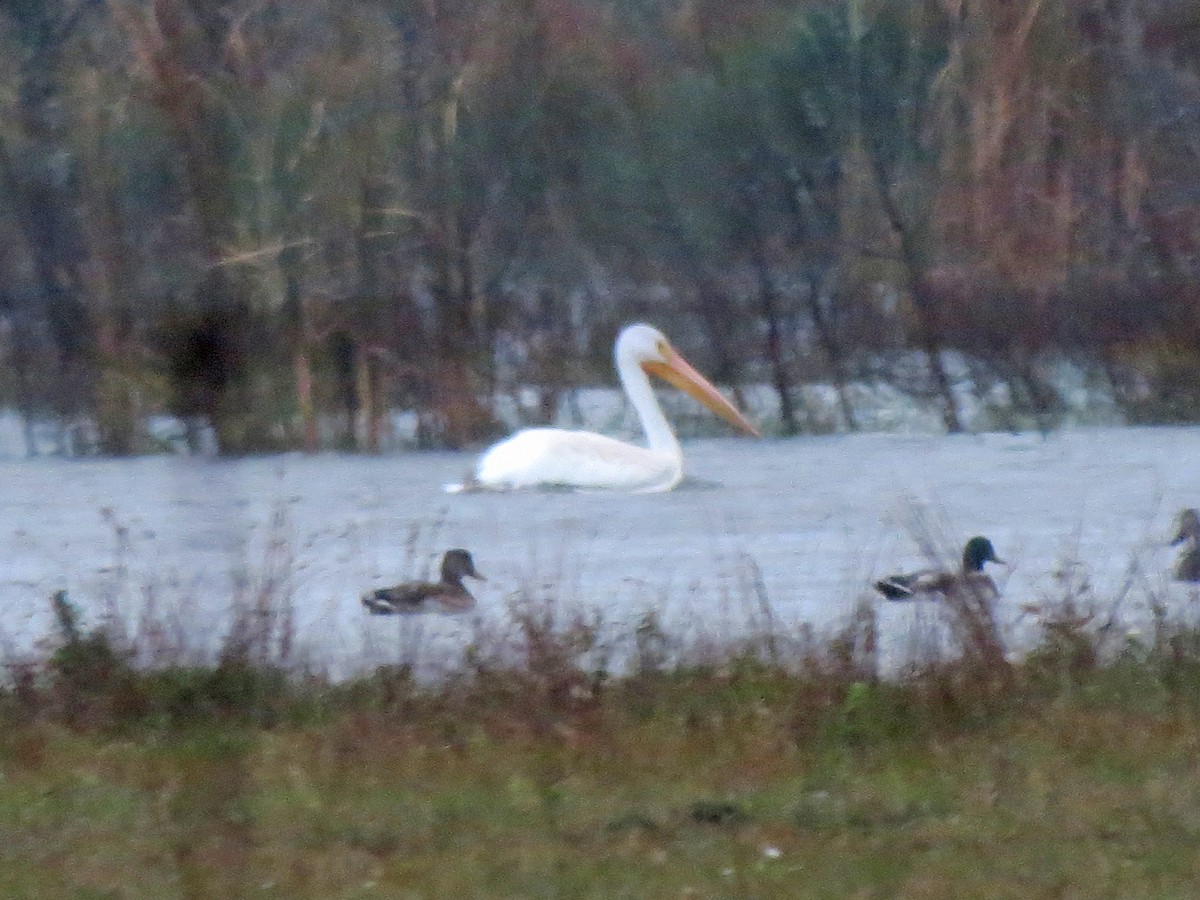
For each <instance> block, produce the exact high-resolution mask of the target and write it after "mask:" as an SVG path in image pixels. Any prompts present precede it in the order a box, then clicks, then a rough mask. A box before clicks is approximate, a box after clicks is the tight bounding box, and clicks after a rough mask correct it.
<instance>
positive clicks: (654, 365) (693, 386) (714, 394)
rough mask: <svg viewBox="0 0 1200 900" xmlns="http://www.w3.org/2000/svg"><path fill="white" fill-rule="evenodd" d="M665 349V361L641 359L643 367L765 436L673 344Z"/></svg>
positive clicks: (750, 431) (735, 422) (730, 420)
mask: <svg viewBox="0 0 1200 900" xmlns="http://www.w3.org/2000/svg"><path fill="white" fill-rule="evenodd" d="M663 353H664V354H665V355H666V362H657V361H654V362H644V363H642V368H643V369H645V371H646V372H647V373H648V374H650V375H653V376H655V377H656V378H661V379H662V380H663V381H665V382H667V384H669V385H671V386H672V387H676V388H678V389H679V390H681V391H683V392H684V393H685V394H687V395H688V396H689V397H694V398H695V399H697V400H699V401H700V402H701V403H703V404H704V405H705V406H707V407H708V408H709V409H711V410H712V411H713V412H715V413H716V414H717V415H718V416H720V417H721V418H722V419H724V420H725V421H726V422H728V423H729V424H730V425H733V426H734V427H735V428H740V429H741V430H742V431H744V432H746V433H747V434H752V435H754V436H755V437H761V436H762V435H760V434H759V432H758V429H757V428H755V427H754V426H753V425H751V424H750V422H749V421H747V419H746V417H745V416H743V415H742V414H741V413H740V412H738V409H737V407H736V406H734V405H733V404H732V403H730V402H729V401H728V400H726V399H725V398H724V397H723V396H722V395H721V392H720V391H718V390H717V389H716V388H715V387H713V386H712V384H711V383H710V382H709V380H708V379H707V378H705V377H704V376H703V375H701V374H700V373H699V372H697V371H696V370H695V369H693V368H692V367H691V365H689V364H688V361H687V360H686V359H684V358H683V357H682V356H680V355H679V353H678V351H676V350H675V348H674V347H671V346H669V345H668V346H666V347H664V348H663Z"/></svg>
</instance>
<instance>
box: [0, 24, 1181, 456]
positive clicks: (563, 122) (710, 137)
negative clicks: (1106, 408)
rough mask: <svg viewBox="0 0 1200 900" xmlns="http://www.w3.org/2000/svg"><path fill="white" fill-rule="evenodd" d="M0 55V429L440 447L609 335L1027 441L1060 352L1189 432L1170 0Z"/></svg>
mask: <svg viewBox="0 0 1200 900" xmlns="http://www.w3.org/2000/svg"><path fill="white" fill-rule="evenodd" d="M0 47H2V48H3V52H2V53H0V109H2V110H3V113H2V115H0V198H2V199H0V406H4V407H6V408H9V409H14V410H16V411H17V412H18V413H19V414H20V420H21V421H22V422H23V424H24V429H25V442H26V446H27V449H28V450H29V452H31V453H32V452H34V451H35V450H36V449H37V446H38V439H37V432H38V429H43V430H44V429H46V428H51V429H53V433H54V434H55V436H56V437H55V444H56V447H57V449H58V450H59V451H60V452H63V453H68V454H89V453H102V454H112V455H126V454H134V453H143V452H150V451H154V450H156V449H162V448H163V446H162V442H161V441H160V440H158V439H156V438H155V437H154V434H155V432H154V431H153V430H152V429H151V428H149V427H148V423H149V422H151V421H152V420H153V419H154V418H155V417H162V416H169V417H171V421H174V422H177V423H180V424H181V427H182V429H183V431H182V435H183V440H184V444H185V445H186V446H188V447H190V448H191V449H193V450H197V451H199V450H202V449H208V450H213V451H216V452H219V453H223V454H239V453H247V452H260V451H272V450H280V449H291V448H299V449H306V450H317V449H322V448H340V449H356V450H364V451H375V450H378V449H380V447H381V446H383V445H385V444H387V442H388V436H389V421H390V416H391V414H392V413H393V412H394V411H395V410H406V411H409V412H411V413H412V414H414V415H415V418H416V422H417V427H416V429H415V437H414V441H413V442H414V443H415V444H416V445H419V446H425V447H460V446H464V445H468V444H471V443H474V442H478V441H480V440H484V439H486V438H488V437H490V436H492V435H494V434H497V433H498V432H500V431H502V430H503V426H502V424H501V423H500V422H499V421H498V418H497V409H496V404H497V398H500V397H504V396H509V397H512V396H516V397H518V399H519V400H520V413H521V416H522V418H523V419H524V420H525V421H528V422H547V421H553V420H555V419H556V417H558V416H559V415H560V413H561V409H560V407H561V404H562V403H563V402H564V398H565V397H568V396H569V395H570V392H571V391H572V390H573V389H575V388H577V387H580V386H585V385H590V384H611V382H612V374H611V362H610V348H611V342H612V338H613V335H614V334H615V332H616V330H617V329H618V328H619V327H620V325H621V324H622V323H624V322H626V321H629V320H631V319H635V318H646V319H649V320H651V321H653V322H654V323H656V324H658V325H659V326H661V327H662V328H663V329H664V330H665V331H666V332H667V333H668V334H669V335H671V337H672V339H673V340H675V341H676V343H677V344H678V345H679V346H680V347H681V348H682V349H683V350H684V352H685V353H686V354H687V355H688V356H690V357H692V358H693V359H694V360H695V362H696V363H697V365H698V367H699V368H701V369H702V370H704V371H705V372H707V373H708V374H710V375H712V376H713V377H714V379H715V380H717V381H719V382H720V383H722V384H725V385H728V386H730V387H731V388H732V389H734V391H735V392H737V393H739V394H740V392H741V391H742V390H743V389H744V388H745V387H747V386H767V387H768V389H769V390H770V392H771V394H772V396H773V397H774V414H773V417H772V421H771V422H770V423H768V424H769V426H770V429H771V430H773V431H775V432H776V433H784V434H788V433H797V432H801V431H811V430H817V429H839V430H854V429H856V428H859V427H862V423H861V422H860V421H859V418H860V417H859V416H858V415H857V414H856V402H855V396H856V395H855V392H854V390H853V388H854V386H856V385H864V384H868V385H869V384H888V385H892V386H893V387H895V388H898V389H899V390H901V391H903V392H905V393H907V394H909V395H911V396H913V397H918V398H920V399H921V400H922V402H926V403H928V404H931V406H932V407H933V408H935V409H936V410H937V418H938V419H939V421H940V422H941V423H943V424H944V427H945V428H946V429H947V430H949V431H959V430H962V429H963V428H964V427H965V423H964V419H963V415H962V411H961V407H960V402H959V399H958V397H957V396H956V383H957V382H959V381H960V379H961V376H962V373H964V372H965V373H966V376H967V379H968V380H969V382H970V383H971V384H973V385H975V386H976V388H977V389H980V390H984V389H987V388H988V387H989V386H995V385H1002V386H1003V387H1004V389H1005V391H1006V396H1008V397H1009V398H1010V401H1011V404H1012V406H1013V408H1014V409H1016V410H1018V411H1021V412H1023V413H1027V414H1028V416H1029V417H1031V418H1030V419H1028V420H1029V421H1035V422H1036V423H1037V424H1038V425H1039V427H1053V426H1054V425H1055V424H1056V423H1057V422H1058V421H1060V420H1061V419H1062V417H1063V416H1064V410H1065V406H1066V401H1065V399H1064V397H1063V395H1062V390H1061V387H1060V383H1059V380H1058V377H1057V373H1059V372H1060V371H1061V369H1062V367H1063V366H1064V365H1069V366H1070V367H1072V369H1073V370H1074V371H1077V372H1079V373H1082V374H1083V377H1084V379H1085V382H1086V384H1087V385H1088V386H1089V389H1090V390H1095V391H1097V392H1101V393H1103V394H1105V396H1107V397H1109V398H1111V401H1112V403H1113V404H1114V406H1115V408H1116V409H1118V410H1119V413H1120V415H1121V417H1122V420H1123V421H1127V422H1196V421H1198V420H1200V256H1198V251H1200V202H1198V201H1200V6H1198V5H1197V4H1196V3H1195V2H1194V0H1020V2H1017V0H978V2H973V3H967V2H964V0H936V2H935V0H917V2H914V0H846V2H794V0H793V2H785V0H743V2H737V3H730V2H728V0H661V2H652V0H303V2H280V0H232V2H214V0H2V2H0ZM817 383H819V384H824V385H828V386H829V387H830V388H831V391H830V395H831V396H833V397H834V398H835V405H834V408H835V411H836V414H835V415H834V416H833V417H832V418H830V417H828V416H825V417H823V418H822V417H818V416H815V415H813V413H812V411H811V410H809V409H807V408H806V405H805V403H806V401H805V395H804V394H803V393H802V392H800V391H799V388H800V387H801V386H803V385H806V384H817ZM1013 421H1018V420H1017V419H1015V418H1014V419H1013Z"/></svg>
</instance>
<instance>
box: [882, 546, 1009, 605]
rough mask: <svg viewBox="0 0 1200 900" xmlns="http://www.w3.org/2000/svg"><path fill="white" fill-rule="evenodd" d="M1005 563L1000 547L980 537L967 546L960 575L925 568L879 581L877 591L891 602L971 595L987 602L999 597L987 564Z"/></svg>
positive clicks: (964, 548) (964, 549)
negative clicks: (985, 571) (986, 569)
mask: <svg viewBox="0 0 1200 900" xmlns="http://www.w3.org/2000/svg"><path fill="white" fill-rule="evenodd" d="M986 562H995V563H1001V564H1004V560H1002V559H1001V558H1000V557H998V556H997V555H996V548H995V547H993V546H992V542H991V541H989V540H988V539H987V538H985V537H981V536H976V537H973V538H971V539H970V540H969V541H967V544H966V546H965V547H963V555H962V569H961V570H959V571H958V572H939V571H936V570H933V569H925V570H923V571H920V572H913V573H911V574H909V575H892V576H890V577H888V578H884V579H883V580H882V581H877V582H875V590H877V591H879V593H881V594H883V596H885V597H887V598H888V599H889V600H912V599H916V598H920V597H936V596H943V597H944V596H946V595H947V594H962V593H964V592H966V593H970V594H973V595H975V596H976V597H979V598H981V599H984V600H990V599H994V598H996V597H998V596H999V595H1000V591H999V590H998V589H997V588H996V583H995V582H994V581H992V579H991V578H990V577H988V576H987V575H986V574H985V573H984V571H983V564H984V563H986Z"/></svg>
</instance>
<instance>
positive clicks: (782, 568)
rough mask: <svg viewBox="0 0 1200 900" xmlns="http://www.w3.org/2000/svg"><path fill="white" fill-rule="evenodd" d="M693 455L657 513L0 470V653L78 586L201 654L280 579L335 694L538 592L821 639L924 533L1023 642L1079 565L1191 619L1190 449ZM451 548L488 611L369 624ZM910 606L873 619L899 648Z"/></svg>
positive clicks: (348, 488) (682, 628)
mask: <svg viewBox="0 0 1200 900" xmlns="http://www.w3.org/2000/svg"><path fill="white" fill-rule="evenodd" d="M684 452H685V456H686V460H687V463H686V466H687V471H688V473H689V481H688V482H686V483H685V484H684V485H683V486H681V487H680V488H679V489H677V490H676V491H674V492H671V493H667V494H649V495H625V494H606V493H568V492H523V493H511V494H464V495H446V494H445V493H443V491H442V485H443V484H444V483H447V482H454V481H457V480H459V479H460V477H461V475H462V474H463V473H464V472H465V471H467V470H468V469H469V468H470V467H471V465H472V461H473V459H474V456H475V454H457V453H428V454H409V455H396V456H388V457H380V458H364V457H357V456H340V455H320V456H315V457H304V456H298V455H288V456H278V457H270V458H258V459H248V460H237V461H211V460H194V459H189V458H182V457H151V458H145V459H138V460H131V461H116V460H111V461H110V460H101V461H88V460H83V461H79V460H60V459H42V460H33V461H12V460H10V461H5V462H0V508H2V509H3V511H4V517H3V519H2V520H0V523H2V524H0V546H2V549H3V555H2V556H0V560H3V562H2V563H0V593H3V596H4V603H3V606H2V608H0V649H2V650H3V651H4V652H5V653H6V654H7V656H8V658H10V659H11V658H14V657H20V656H21V655H23V654H25V653H28V652H29V651H30V650H31V649H32V648H33V647H34V646H35V644H36V642H37V641H38V640H40V639H42V638H44V637H45V636H46V635H47V634H48V633H49V630H50V619H49V608H48V603H47V598H48V597H49V596H50V594H51V593H52V592H53V591H55V590H58V589H66V590H68V591H69V592H70V594H71V597H72V598H73V599H74V600H75V601H76V602H77V603H78V604H79V606H80V607H81V608H83V609H84V610H85V612H86V613H87V615H88V620H89V622H95V621H98V620H100V619H101V618H102V617H103V616H104V615H106V614H109V613H113V614H115V615H116V616H117V617H118V619H119V620H120V621H122V622H123V623H125V626H126V628H127V630H129V631H131V632H132V631H135V630H137V629H138V627H139V621H140V620H141V619H142V618H144V617H145V616H146V615H147V614H148V613H152V614H153V615H152V616H151V618H153V617H160V618H163V619H165V620H169V622H170V623H171V624H172V627H173V628H175V629H176V630H177V631H178V633H179V634H180V635H186V638H187V641H189V642H190V643H191V644H192V645H193V646H194V649H195V652H196V653H197V654H203V653H204V652H211V650H212V648H213V647H215V646H216V644H217V643H219V640H220V636H221V634H222V633H223V631H224V629H225V628H227V623H228V609H229V605H230V597H231V596H232V594H233V593H234V592H235V591H236V590H237V588H236V585H237V584H238V583H239V582H240V583H242V584H243V585H244V587H243V590H244V591H251V590H253V589H255V588H256V587H258V586H261V584H262V583H263V581H264V579H266V578H267V577H268V576H270V575H271V574H272V573H273V577H274V581H273V582H272V585H273V586H272V588H271V589H272V590H274V591H277V592H280V593H285V594H286V595H287V596H289V597H291V598H292V601H293V603H294V607H295V614H296V622H297V627H298V632H299V637H300V643H301V648H302V649H303V651H304V654H305V656H306V658H308V659H309V660H311V661H312V663H313V664H315V665H319V666H320V667H322V668H324V669H326V670H328V671H331V672H334V673H335V674H345V673H349V672H354V671H359V670H362V669H365V668H369V667H370V666H373V665H375V664H378V663H379V662H381V661H388V660H391V659H395V658H396V657H397V654H402V653H411V652H412V649H411V648H412V643H411V642H412V640H413V639H412V634H413V632H414V630H419V631H420V633H421V638H420V640H421V646H422V648H423V649H422V650H421V652H422V653H423V654H424V655H425V657H426V658H425V659H424V660H423V662H424V663H425V664H430V665H432V664H436V663H437V661H438V660H437V659H433V660H430V659H429V658H428V657H430V656H431V655H432V656H433V657H437V658H439V659H442V660H443V661H446V662H447V664H452V663H453V661H454V660H456V659H457V658H458V654H459V653H460V652H461V648H462V646H464V645H465V643H467V642H468V641H470V640H471V639H472V636H473V635H475V634H476V629H479V628H488V627H490V628H504V627H507V626H506V623H509V622H510V621H511V618H510V614H509V606H510V604H512V603H515V602H519V601H520V598H522V597H528V596H531V595H534V596H540V597H546V596H553V597H556V598H559V600H560V601H561V603H562V604H563V607H564V608H566V609H569V610H585V611H588V612H595V613H596V614H598V615H599V616H600V618H601V620H602V621H603V622H604V623H607V627H609V628H612V629H614V630H616V631H621V630H623V631H624V632H626V633H627V632H628V631H629V630H630V627H631V626H632V624H633V623H635V622H636V621H637V620H638V619H639V617H641V616H642V615H643V614H644V613H645V611H646V610H647V609H650V608H654V609H655V610H657V611H658V612H659V614H660V617H661V619H662V621H663V623H664V625H665V627H666V628H667V630H668V631H669V632H670V633H672V634H679V635H681V636H691V637H696V636H706V635H707V636H712V637H714V638H720V637H722V636H728V635H735V634H737V633H738V632H739V630H741V631H744V630H745V629H746V628H747V627H748V625H747V622H748V621H750V620H752V619H753V617H754V616H755V615H757V613H758V610H759V609H760V605H759V603H758V601H757V600H756V598H757V597H758V596H759V591H760V590H761V592H762V593H764V594H765V596H766V597H767V598H768V601H769V604H770V608H771V610H772V614H773V617H774V619H775V624H776V625H777V627H780V628H783V629H793V628H796V627H798V626H799V625H800V624H801V623H810V624H812V625H814V626H816V627H817V628H818V629H822V628H826V627H832V626H834V625H836V624H837V623H839V622H840V621H842V620H843V619H844V618H845V617H846V616H847V615H848V613H849V611H850V610H851V608H852V607H853V605H854V604H855V602H856V601H857V600H858V599H859V598H860V597H862V596H864V595H869V594H870V587H869V586H870V583H871V581H872V580H873V579H875V578H878V577H881V576H883V575H886V574H889V572H891V571H893V570H896V569H903V568H910V567H921V566H923V565H927V564H928V561H927V559H926V558H925V557H924V555H923V554H922V552H921V550H920V545H919V543H918V538H920V537H921V536H922V535H923V534H924V533H925V531H926V529H927V528H930V527H931V528H932V535H933V537H934V538H936V539H937V540H938V542H939V543H940V545H941V546H943V547H945V548H946V554H947V555H948V556H950V557H951V558H952V559H954V558H956V556H957V553H958V548H959V547H960V546H961V544H962V542H963V541H964V540H965V539H966V538H967V537H969V536H971V535H972V534H977V533H979V534H985V535H988V536H989V537H991V538H992V540H993V542H994V543H995V545H996V548H997V551H998V553H999V554H1000V555H1001V556H1002V557H1004V558H1005V559H1006V560H1007V561H1008V562H1009V563H1010V566H1009V567H1008V568H999V569H996V570H995V575H996V576H997V580H998V582H999V583H1000V584H1001V585H1002V589H1003V591H1004V604H1005V614H1006V616H1007V617H1008V618H1009V619H1011V620H1013V621H1015V620H1017V619H1018V618H1019V610H1020V608H1021V606H1022V605H1023V604H1025V603H1029V602H1036V601H1039V600H1043V599H1045V598H1047V597H1053V596H1058V595H1059V593H1061V590H1060V589H1059V588H1058V587H1057V586H1056V581H1055V573H1056V572H1058V571H1061V570H1062V567H1063V565H1064V563H1065V562H1067V561H1072V560H1073V561H1077V562H1078V563H1079V564H1081V566H1082V567H1083V569H1085V570H1086V571H1087V573H1088V576H1089V583H1090V585H1091V586H1092V588H1093V589H1094V591H1095V593H1096V595H1097V596H1099V597H1101V598H1110V597H1112V596H1115V595H1117V594H1118V593H1122V592H1123V591H1125V588H1126V587H1127V586H1128V588H1129V589H1128V591H1125V597H1126V605H1127V606H1128V607H1129V609H1131V610H1133V609H1136V607H1137V605H1138V604H1139V603H1140V602H1141V600H1142V598H1143V597H1144V595H1145V594H1146V592H1147V591H1154V592H1159V593H1165V595H1167V596H1169V597H1170V598H1172V601H1173V602H1176V603H1178V604H1180V605H1181V607H1180V608H1182V604H1186V603H1189V602H1190V603H1192V604H1193V605H1194V604H1195V601H1196V597H1195V596H1194V591H1193V590H1190V589H1188V588H1187V587H1186V586H1183V585H1178V584H1173V583H1171V582H1170V580H1169V577H1168V573H1169V569H1170V565H1171V563H1172V561H1173V553H1172V551H1171V549H1170V548H1168V547H1166V546H1165V544H1166V541H1167V540H1168V539H1169V538H1170V537H1171V525H1172V522H1173V519H1174V517H1175V515H1176V513H1177V512H1178V509H1179V508H1180V507H1181V506H1185V505H1200V428H1131V429H1090V430H1084V429H1081V430H1071V431H1064V432H1062V433H1059V434H1055V435H1052V436H1050V437H1049V438H1048V439H1045V440H1043V439H1041V438H1040V437H1037V436H1030V435H1018V436H1010V435H999V434H986V435H971V436H954V437H947V436H930V437H913V436H897V435H883V434H872V435H846V436H831V437H813V438H795V439H788V440H763V441H754V440H747V439H737V438H729V439H714V440H697V441H693V442H690V443H688V444H687V445H685V449H684ZM922 522H923V523H924V524H921V523H922ZM454 546H462V547H466V548H468V549H469V550H471V551H472V552H473V554H474V556H475V560H476V564H477V566H478V568H479V570H480V571H481V572H483V573H484V574H485V575H486V576H487V577H488V581H487V582H486V583H483V584H480V585H479V589H478V591H477V592H476V593H477V596H478V598H479V608H478V614H477V615H476V616H469V617H465V618H463V617H460V618H456V619H448V618H428V619H426V620H425V621H423V622H421V623H419V624H418V623H414V622H413V621H412V620H406V621H405V622H400V621H399V620H397V619H395V618H389V619H383V618H378V617H370V616H367V615H366V614H365V613H364V611H363V609H362V607H361V606H360V604H359V601H358V596H359V594H360V593H361V592H362V591H363V590H364V589H366V588H368V587H374V586H382V585H384V584H388V583H392V582H395V581H397V580H402V579H405V578H412V577H416V576H421V575H428V574H431V573H432V572H433V571H435V570H436V565H437V561H438V559H439V558H440V555H441V552H442V551H443V550H444V549H446V548H449V547H454ZM1131 566H1133V567H1134V569H1133V574H1132V577H1131ZM758 579H761V580H758ZM919 605H920V604H918V606H919ZM912 610H913V605H912V604H882V605H881V615H882V618H881V625H882V626H883V629H884V631H885V637H887V636H888V634H892V635H900V634H903V633H904V630H905V628H906V627H907V626H906V624H905V623H906V622H908V621H909V619H910V618H911V617H912V616H913V615H914V613H913V611H912ZM406 641H407V642H408V643H407V644H406ZM406 647H407V648H408V649H405V648H406Z"/></svg>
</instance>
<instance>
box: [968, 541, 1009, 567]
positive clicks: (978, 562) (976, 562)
mask: <svg viewBox="0 0 1200 900" xmlns="http://www.w3.org/2000/svg"><path fill="white" fill-rule="evenodd" d="M987 562H994V563H1000V564H1001V565H1007V563H1005V562H1004V560H1002V559H1001V558H1000V557H998V556H997V555H996V548H995V547H993V546H992V542H991V541H989V540H988V539H987V538H985V537H983V536H982V535H976V536H975V537H973V538H971V539H970V540H969V541H967V545H966V546H965V547H963V571H964V572H980V571H983V564H984V563H987Z"/></svg>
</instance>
